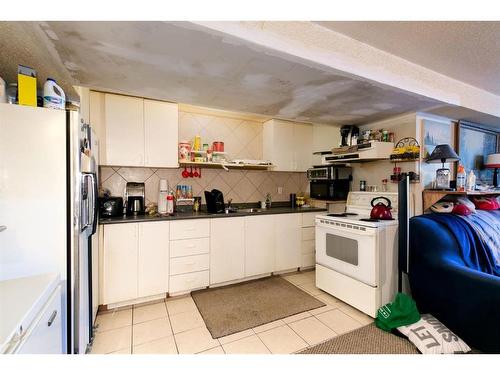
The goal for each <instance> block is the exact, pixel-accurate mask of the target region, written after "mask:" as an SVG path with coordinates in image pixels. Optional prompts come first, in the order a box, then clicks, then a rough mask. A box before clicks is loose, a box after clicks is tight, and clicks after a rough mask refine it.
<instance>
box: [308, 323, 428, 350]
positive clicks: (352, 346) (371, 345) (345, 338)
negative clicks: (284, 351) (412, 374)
mask: <svg viewBox="0 0 500 375" xmlns="http://www.w3.org/2000/svg"><path fill="white" fill-rule="evenodd" d="M419 353H420V352H419V351H418V350H417V348H416V347H415V346H414V345H413V344H412V343H411V342H410V341H408V340H407V339H404V338H402V337H398V336H396V335H393V334H392V333H388V332H385V331H382V330H381V329H378V328H377V327H376V326H375V323H372V324H369V325H367V326H364V327H361V328H358V329H356V330H354V331H351V332H348V333H346V334H343V335H341V336H337V337H335V338H333V339H330V340H328V341H325V342H323V343H321V344H318V345H316V346H313V347H310V348H308V349H306V350H304V351H302V352H300V353H299V354H419Z"/></svg>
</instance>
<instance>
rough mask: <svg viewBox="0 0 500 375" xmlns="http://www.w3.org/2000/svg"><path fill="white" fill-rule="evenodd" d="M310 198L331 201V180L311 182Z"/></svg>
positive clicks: (332, 188)
mask: <svg viewBox="0 0 500 375" xmlns="http://www.w3.org/2000/svg"><path fill="white" fill-rule="evenodd" d="M309 190H310V196H311V198H313V199H325V200H329V199H333V198H334V184H333V181H332V180H318V181H311V184H310V186H309Z"/></svg>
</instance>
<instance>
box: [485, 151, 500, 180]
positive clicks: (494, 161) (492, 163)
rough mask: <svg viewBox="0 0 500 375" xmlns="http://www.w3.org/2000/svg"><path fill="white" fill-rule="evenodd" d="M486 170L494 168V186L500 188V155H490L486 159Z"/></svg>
mask: <svg viewBox="0 0 500 375" xmlns="http://www.w3.org/2000/svg"><path fill="white" fill-rule="evenodd" d="M484 166H485V168H492V169H494V171H493V186H494V187H496V188H497V187H499V186H498V168H500V154H489V155H488V157H487V158H486V163H485V164H484Z"/></svg>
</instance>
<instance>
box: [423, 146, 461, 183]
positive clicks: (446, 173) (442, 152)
mask: <svg viewBox="0 0 500 375" xmlns="http://www.w3.org/2000/svg"><path fill="white" fill-rule="evenodd" d="M458 160H460V157H459V156H458V155H457V154H456V152H455V151H453V149H452V148H451V146H450V145H437V146H436V148H435V149H434V151H432V153H431V155H430V156H429V157H428V158H427V163H442V168H439V169H438V170H437V171H436V189H449V188H450V170H449V169H448V168H445V167H444V163H449V162H452V161H458Z"/></svg>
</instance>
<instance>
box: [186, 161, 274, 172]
mask: <svg viewBox="0 0 500 375" xmlns="http://www.w3.org/2000/svg"><path fill="white" fill-rule="evenodd" d="M179 166H180V167H196V168H218V169H224V167H226V168H228V169H242V170H246V169H248V170H259V171H265V170H268V169H270V168H274V165H256V164H236V163H209V162H194V161H180V162H179Z"/></svg>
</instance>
